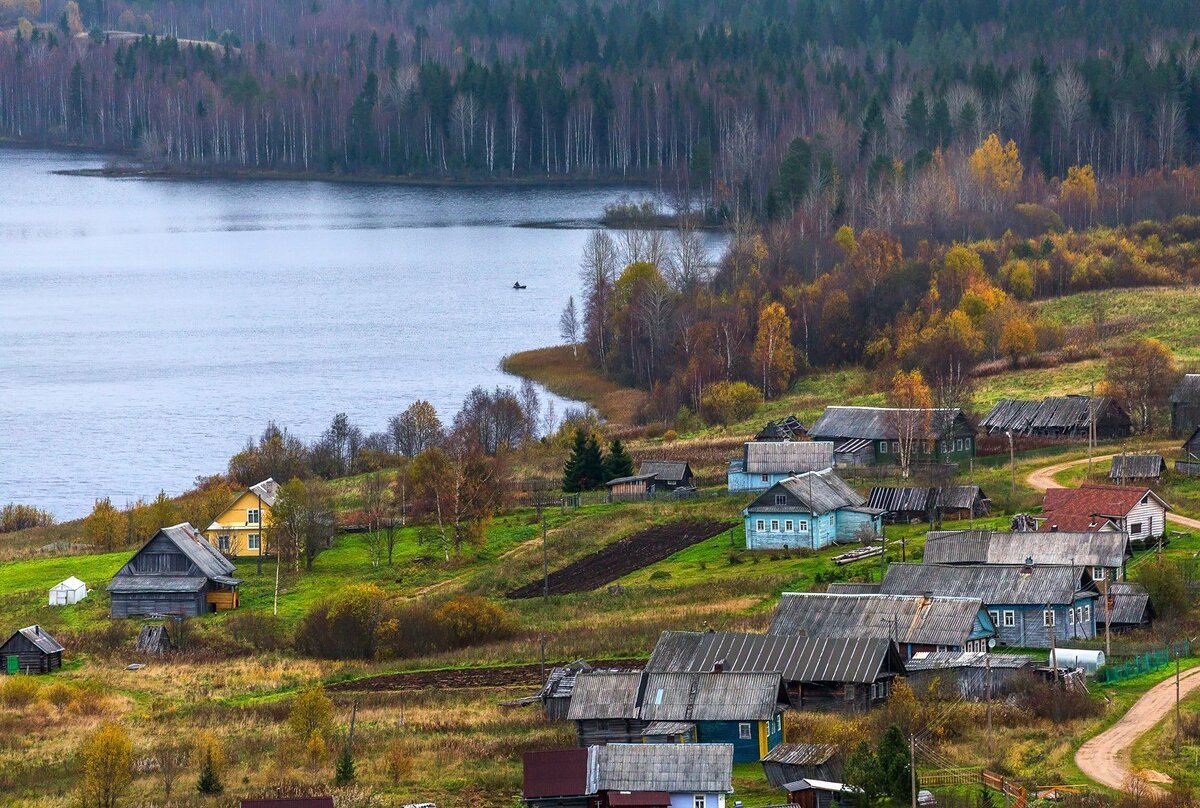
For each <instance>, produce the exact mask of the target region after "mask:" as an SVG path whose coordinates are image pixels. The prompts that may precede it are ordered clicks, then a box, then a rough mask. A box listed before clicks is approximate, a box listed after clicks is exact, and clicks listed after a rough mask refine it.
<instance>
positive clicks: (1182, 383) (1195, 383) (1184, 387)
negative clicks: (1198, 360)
mask: <svg viewBox="0 0 1200 808" xmlns="http://www.w3.org/2000/svg"><path fill="white" fill-rule="evenodd" d="M1171 403H1172V404H1194V403H1200V373H1186V374H1184V376H1183V378H1182V379H1180V380H1179V384H1178V385H1176V387H1175V390H1174V391H1173V392H1172V393H1171Z"/></svg>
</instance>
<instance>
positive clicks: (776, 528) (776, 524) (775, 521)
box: [771, 519, 779, 533]
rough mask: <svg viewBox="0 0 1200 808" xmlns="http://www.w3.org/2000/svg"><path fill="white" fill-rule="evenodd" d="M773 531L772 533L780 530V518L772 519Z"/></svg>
mask: <svg viewBox="0 0 1200 808" xmlns="http://www.w3.org/2000/svg"><path fill="white" fill-rule="evenodd" d="M771 532H772V533H778V532H779V520H778V519H772V520H771Z"/></svg>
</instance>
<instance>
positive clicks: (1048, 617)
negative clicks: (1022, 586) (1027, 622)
mask: <svg viewBox="0 0 1200 808" xmlns="http://www.w3.org/2000/svg"><path fill="white" fill-rule="evenodd" d="M1054 623H1055V614H1054V609H1053V608H1050V609H1042V627H1043V628H1054Z"/></svg>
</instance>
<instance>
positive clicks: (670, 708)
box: [641, 672, 784, 721]
mask: <svg viewBox="0 0 1200 808" xmlns="http://www.w3.org/2000/svg"><path fill="white" fill-rule="evenodd" d="M782 684H783V682H782V679H780V676H779V674H778V673H777V672H775V673H752V672H730V673H724V672H723V673H651V674H648V675H647V677H646V690H645V695H644V696H643V697H642V712H641V718H642V720H643V721H766V720H768V719H770V718H774V717H775V715H776V714H777V713H778V712H779V711H780V707H781V702H782V701H784V699H783V698H781V695H782V694H781V692H780V691H781V688H782Z"/></svg>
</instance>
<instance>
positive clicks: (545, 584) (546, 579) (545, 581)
mask: <svg viewBox="0 0 1200 808" xmlns="http://www.w3.org/2000/svg"><path fill="white" fill-rule="evenodd" d="M548 597H550V561H549V558H548V556H547V555H546V519H545V517H543V518H542V602H543V603H544V602H545V601H546V598H548Z"/></svg>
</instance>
